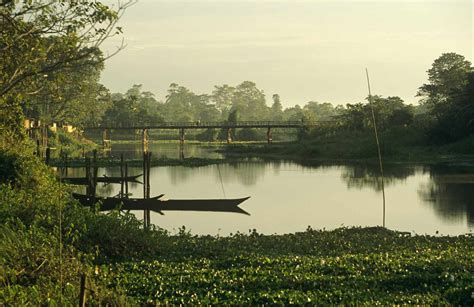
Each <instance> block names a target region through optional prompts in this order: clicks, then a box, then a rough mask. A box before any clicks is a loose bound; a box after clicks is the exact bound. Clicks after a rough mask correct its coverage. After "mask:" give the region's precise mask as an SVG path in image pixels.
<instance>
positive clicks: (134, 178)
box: [61, 174, 141, 185]
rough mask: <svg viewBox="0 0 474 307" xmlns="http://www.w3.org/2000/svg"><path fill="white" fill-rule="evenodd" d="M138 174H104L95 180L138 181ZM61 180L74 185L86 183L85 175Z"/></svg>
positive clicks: (107, 181) (111, 181) (114, 181)
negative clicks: (123, 175)
mask: <svg viewBox="0 0 474 307" xmlns="http://www.w3.org/2000/svg"><path fill="white" fill-rule="evenodd" d="M140 176H141V174H140V175H135V176H127V177H123V178H122V177H108V176H106V175H104V176H103V177H97V182H103V183H120V182H122V181H123V182H137V183H139V182H140V181H138V180H137V178H138V177H140ZM61 180H62V181H63V182H65V183H70V184H75V185H87V177H69V178H68V177H66V178H61Z"/></svg>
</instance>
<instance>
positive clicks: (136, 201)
mask: <svg viewBox="0 0 474 307" xmlns="http://www.w3.org/2000/svg"><path fill="white" fill-rule="evenodd" d="M73 197H74V198H75V199H77V200H78V201H79V202H80V203H81V204H82V205H83V206H93V205H95V204H99V206H100V210H101V211H109V210H113V209H116V208H120V209H122V210H152V211H155V212H157V213H160V214H162V212H161V211H210V212H233V213H242V214H246V215H250V214H249V213H248V212H247V211H245V210H243V209H242V208H240V207H239V204H241V203H242V202H244V201H246V200H247V199H249V198H250V196H249V197H244V198H235V199H168V200H165V199H161V198H162V197H163V194H161V195H159V196H156V197H153V198H149V199H143V198H115V197H91V196H87V195H82V194H76V193H73Z"/></svg>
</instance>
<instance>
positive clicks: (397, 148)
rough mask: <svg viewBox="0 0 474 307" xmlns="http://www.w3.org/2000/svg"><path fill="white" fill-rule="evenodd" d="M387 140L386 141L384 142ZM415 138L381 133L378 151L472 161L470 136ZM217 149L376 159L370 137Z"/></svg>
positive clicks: (402, 158)
mask: <svg viewBox="0 0 474 307" xmlns="http://www.w3.org/2000/svg"><path fill="white" fill-rule="evenodd" d="M388 140H390V141H388ZM424 144H425V141H424V140H423V141H422V140H421V139H420V138H417V137H414V136H412V137H407V138H402V137H401V136H400V135H398V134H397V136H393V135H383V138H382V139H381V152H382V157H383V160H384V161H385V162H388V163H423V164H430V163H461V164H463V163H470V164H472V163H474V136H473V137H469V138H466V139H464V140H461V141H459V142H456V143H451V144H444V145H439V146H435V145H424ZM219 152H221V153H223V154H224V155H225V156H226V157H228V158H231V159H238V158H261V159H266V160H277V159H288V160H293V161H300V162H302V163H312V162H313V163H318V162H367V161H375V160H377V159H378V156H377V147H376V144H375V140H374V139H373V136H370V135H369V136H367V135H347V136H346V137H344V136H331V137H316V138H313V139H310V140H306V141H299V142H288V143H273V144H230V145H228V146H225V147H222V148H221V149H220V150H219Z"/></svg>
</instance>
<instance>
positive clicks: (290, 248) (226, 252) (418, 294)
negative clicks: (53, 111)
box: [0, 144, 474, 305]
mask: <svg viewBox="0 0 474 307" xmlns="http://www.w3.org/2000/svg"><path fill="white" fill-rule="evenodd" d="M6 148H7V149H4V150H2V151H1V152H0V164H1V166H2V167H1V169H0V181H1V183H0V304H1V305H26V304H30V305H48V304H51V305H59V304H63V305H77V304H78V296H79V291H80V278H81V276H82V275H83V274H85V275H86V276H87V284H88V286H87V289H88V304H95V305H147V304H148V305H155V304H186V305H187V304H194V305H198V304H235V305H255V304H291V303H293V304H308V305H314V304H336V303H344V304H350V303H364V304H376V303H379V304H405V303H407V304H410V303H411V304H413V303H417V304H454V305H457V304H459V305H472V304H473V299H472V296H471V293H472V292H473V291H474V276H473V275H472V272H473V271H474V263H473V262H472V259H473V258H474V238H473V237H472V236H457V237H430V236H410V235H409V234H406V233H400V232H396V231H390V230H387V229H383V228H341V229H336V230H333V231H319V230H313V229H307V230H306V231H305V232H301V233H294V234H287V235H262V234H259V233H257V231H255V230H253V231H249V233H246V234H241V233H238V234H233V235H230V236H228V237H219V236H217V237H213V236H194V235H192V234H190V233H188V232H187V231H186V230H185V229H184V228H182V229H181V230H180V232H179V233H178V234H175V235H173V234H170V233H168V232H167V231H165V230H163V229H160V228H158V227H153V228H152V229H143V228H142V222H141V221H139V220H137V219H136V218H135V216H134V215H132V214H130V213H123V212H117V211H113V212H110V213H108V214H100V213H95V212H94V211H92V210H89V209H86V208H82V207H80V206H78V204H77V203H76V202H75V201H74V200H72V199H71V197H70V194H69V191H68V188H67V186H64V185H61V184H60V183H59V182H57V181H56V179H55V176H54V174H53V173H52V172H51V170H50V169H48V167H47V166H45V165H44V164H43V163H42V162H41V161H40V160H39V159H37V158H35V157H33V152H32V150H31V149H30V148H29V147H28V146H27V145H24V144H20V145H18V144H17V145H16V146H8V147H6ZM302 226H303V225H302ZM303 227H304V226H303Z"/></svg>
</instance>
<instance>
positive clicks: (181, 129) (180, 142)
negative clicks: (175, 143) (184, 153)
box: [179, 128, 185, 145]
mask: <svg viewBox="0 0 474 307" xmlns="http://www.w3.org/2000/svg"><path fill="white" fill-rule="evenodd" d="M184 133H185V131H184V128H180V129H179V144H180V145H184Z"/></svg>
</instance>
